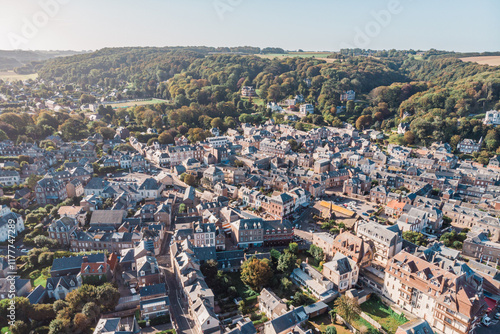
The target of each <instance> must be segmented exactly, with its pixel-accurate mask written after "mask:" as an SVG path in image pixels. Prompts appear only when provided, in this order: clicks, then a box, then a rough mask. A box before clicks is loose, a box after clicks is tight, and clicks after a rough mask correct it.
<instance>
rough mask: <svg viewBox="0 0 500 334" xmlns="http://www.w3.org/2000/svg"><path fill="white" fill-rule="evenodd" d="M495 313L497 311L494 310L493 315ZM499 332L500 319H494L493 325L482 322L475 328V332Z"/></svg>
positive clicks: (492, 333)
mask: <svg viewBox="0 0 500 334" xmlns="http://www.w3.org/2000/svg"><path fill="white" fill-rule="evenodd" d="M494 315H495V312H492V313H491V316H492V317H493V316H494ZM498 332H500V321H498V319H493V321H492V322H491V325H490V326H488V327H486V326H485V325H483V324H481V325H479V326H478V327H476V328H475V329H474V334H496V333H498Z"/></svg>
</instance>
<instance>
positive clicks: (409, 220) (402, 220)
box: [396, 208, 429, 232]
mask: <svg viewBox="0 0 500 334" xmlns="http://www.w3.org/2000/svg"><path fill="white" fill-rule="evenodd" d="M428 222H429V213H428V212H426V211H424V210H421V209H419V208H411V209H410V211H408V213H405V214H403V215H401V216H400V217H399V218H398V220H397V222H396V224H398V226H399V229H400V230H401V231H402V232H406V231H414V232H422V230H423V229H424V227H426V226H427V224H428Z"/></svg>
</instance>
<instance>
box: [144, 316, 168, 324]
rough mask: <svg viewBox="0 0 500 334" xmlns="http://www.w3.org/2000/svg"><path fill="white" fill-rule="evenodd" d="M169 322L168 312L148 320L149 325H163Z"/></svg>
mask: <svg viewBox="0 0 500 334" xmlns="http://www.w3.org/2000/svg"><path fill="white" fill-rule="evenodd" d="M169 322H170V316H169V315H168V314H167V315H162V316H159V317H156V318H153V319H151V320H149V323H150V325H151V326H157V325H163V324H166V323H169Z"/></svg>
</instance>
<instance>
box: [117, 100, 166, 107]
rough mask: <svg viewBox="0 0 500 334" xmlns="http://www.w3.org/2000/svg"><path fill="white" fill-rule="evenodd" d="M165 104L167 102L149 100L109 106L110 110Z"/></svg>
mask: <svg viewBox="0 0 500 334" xmlns="http://www.w3.org/2000/svg"><path fill="white" fill-rule="evenodd" d="M167 102H168V101H167V100H161V99H149V100H144V101H127V102H122V103H111V104H110V106H111V107H112V108H128V107H135V106H146V105H150V104H157V103H167Z"/></svg>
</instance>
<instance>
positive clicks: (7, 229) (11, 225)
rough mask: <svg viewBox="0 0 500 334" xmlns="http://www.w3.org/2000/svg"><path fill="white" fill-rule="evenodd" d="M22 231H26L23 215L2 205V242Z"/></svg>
mask: <svg viewBox="0 0 500 334" xmlns="http://www.w3.org/2000/svg"><path fill="white" fill-rule="evenodd" d="M22 231H24V220H23V217H22V216H21V215H20V214H18V213H15V212H12V211H11V210H10V208H9V207H8V206H6V205H2V206H1V207H0V242H4V241H7V240H8V239H9V238H12V237H15V236H17V235H18V234H19V233H21V232H22Z"/></svg>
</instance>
